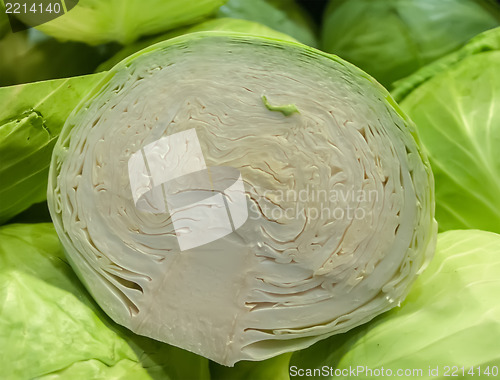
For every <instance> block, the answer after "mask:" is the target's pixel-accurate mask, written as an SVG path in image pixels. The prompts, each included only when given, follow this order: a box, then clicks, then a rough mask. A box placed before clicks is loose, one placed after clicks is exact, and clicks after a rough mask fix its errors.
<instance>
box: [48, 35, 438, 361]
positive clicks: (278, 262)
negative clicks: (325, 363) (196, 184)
mask: <svg viewBox="0 0 500 380" xmlns="http://www.w3.org/2000/svg"><path fill="white" fill-rule="evenodd" d="M193 130H194V131H195V133H196V136H197V139H198V140H199V147H200V149H201V151H202V153H203V157H204V160H205V162H206V165H207V166H208V167H220V166H223V167H230V168H232V169H237V171H238V172H239V173H240V174H241V178H242V181H243V182H244V189H245V196H246V202H247V206H246V207H247V210H246V211H247V213H248V219H247V220H246V222H245V223H244V224H243V225H242V226H241V227H240V228H238V229H236V230H235V231H234V232H232V233H231V234H228V235H226V236H225V237H223V238H220V239H218V240H215V241H212V242H211V243H208V244H205V245H202V246H199V247H196V248H192V249H188V250H181V248H180V245H179V241H178V239H177V238H178V236H179V234H182V233H183V231H176V230H175V229H174V225H173V222H172V219H173V217H172V214H170V213H169V212H168V211H165V212H151V211H149V212H148V211H145V210H144V209H142V208H139V207H136V204H135V202H134V195H133V189H132V188H131V179H130V177H129V161H130V159H131V157H132V156H134V155H137V154H141V153H140V152H144V147H146V146H149V144H152V143H154V142H155V141H157V140H158V141H159V140H161V139H164V138H166V137H169V136H174V135H177V134H179V133H183V132H186V133H188V132H189V131H191V132H192V131H193ZM180 148H182V149H184V148H185V149H186V150H187V149H190V148H189V147H188V146H187V145H186V146H185V145H182V144H181V146H180ZM138 152H139V153H138ZM179 165H181V166H182V165H183V163H182V162H181V163H179ZM177 169H178V167H177V166H175V165H174V166H172V167H166V168H165V173H166V175H168V173H169V172H170V171H176V170H177ZM290 194H294V195H290ZM301 194H302V195H303V194H307V195H306V196H302V195H301ZM325 194H326V195H325ZM48 202H49V208H50V210H51V215H52V218H53V220H54V224H55V227H56V230H57V232H58V234H59V237H60V239H61V241H62V243H63V246H64V248H65V250H66V254H67V256H68V258H69V260H70V262H71V264H72V266H73V268H74V269H75V271H76V272H77V274H78V275H79V276H80V278H81V279H82V281H83V282H84V284H85V285H86V287H87V288H88V289H89V291H90V292H91V294H92V295H93V297H94V298H95V299H96V300H97V302H98V303H99V305H100V306H101V307H102V308H103V309H104V310H105V311H106V312H107V313H108V315H109V316H110V317H111V318H113V319H114V320H115V321H116V322H118V323H120V324H122V325H124V326H126V327H128V328H129V329H131V330H132V331H134V332H136V333H138V334H141V335H146V336H149V337H152V338H155V339H157V340H161V341H164V342H167V343H170V344H173V345H176V346H179V347H182V348H185V349H187V350H190V351H193V352H195V353H198V354H201V355H203V356H205V357H208V358H210V359H212V360H214V361H216V362H218V363H222V364H225V365H232V364H234V363H235V362H237V361H239V360H261V359H265V358H268V357H272V356H275V355H277V354H279V353H282V352H287V351H292V350H297V349H299V348H303V347H306V346H309V345H311V344H312V343H314V342H316V341H318V340H319V339H322V338H324V337H327V336H329V335H332V334H336V333H340V332H344V331H347V330H349V329H351V328H353V327H355V326H358V325H360V324H362V323H364V322H367V321H368V320H370V319H372V318H373V317H375V316H376V315H378V314H380V313H382V312H384V311H386V310H388V309H390V308H392V307H393V306H395V305H397V304H398V303H399V302H400V301H401V300H402V299H403V298H404V296H405V295H406V294H407V292H408V289H409V286H410V284H411V283H412V282H413V280H414V279H415V277H416V275H417V273H419V271H421V270H422V268H424V267H425V265H426V263H427V262H428V260H429V259H430V257H431V255H432V252H433V249H434V242H435V233H436V224H435V222H434V219H433V215H434V203H433V202H434V199H433V179H432V174H431V171H430V168H429V165H428V163H427V161H426V158H425V157H424V155H423V154H422V152H421V150H420V148H419V145H418V141H416V137H415V134H414V129H413V126H412V125H411V123H410V122H409V120H408V119H407V118H406V117H405V116H404V114H403V113H402V112H401V111H400V110H399V108H398V107H397V105H396V104H395V103H394V102H393V100H392V98H391V97H390V96H389V94H388V93H387V92H386V91H385V90H384V89H383V88H382V87H381V86H380V85H379V84H378V83H377V82H375V81H374V80H373V79H372V78H371V77H369V76H368V75H367V74H365V73H364V72H362V71H360V70H359V69H357V68H355V67H354V66H352V65H350V64H348V63H346V62H344V61H342V60H341V59H339V58H337V57H334V56H330V55H327V54H324V53H321V52H319V51H317V50H314V49H312V48H308V47H306V46H304V45H300V44H296V43H293V42H285V41H280V40H274V39H270V38H258V37H251V36H248V35H238V34H231V33H219V32H211V33H210V32H206V33H195V34H191V35H188V36H182V37H178V38H175V39H172V40H169V41H166V42H163V43H160V44H157V45H154V46H152V47H150V48H147V49H145V50H143V51H141V52H139V53H137V54H135V55H133V56H131V57H129V58H127V59H126V60H124V61H122V62H121V63H120V64H118V65H117V66H116V67H114V68H113V69H112V70H110V72H109V73H108V74H106V76H105V77H104V78H103V79H102V80H101V81H100V83H99V84H98V85H96V87H95V88H94V89H93V90H92V91H91V92H90V94H89V95H88V96H87V97H86V99H84V100H83V101H82V102H81V103H80V105H79V106H78V107H77V108H76V109H75V110H74V111H73V113H72V115H71V116H70V117H69V119H68V120H67V122H66V124H65V126H64V129H63V131H62V134H61V136H60V138H59V141H58V143H57V145H56V147H55V149H54V154H53V157H52V164H51V169H50V175H49V192H48ZM325 209H326V210H327V211H328V210H329V212H326V211H324V210H325ZM290 210H291V211H290ZM339 210H340V211H339ZM349 210H352V211H351V217H348V216H347V214H348V211H349ZM323 211H324V213H322V212H323ZM341 212H344V214H341ZM340 216H342V217H340ZM193 218H194V219H196V218H202V217H201V216H198V215H197V214H195V215H194V216H193ZM195 221H197V220H195ZM209 230H210V228H209Z"/></svg>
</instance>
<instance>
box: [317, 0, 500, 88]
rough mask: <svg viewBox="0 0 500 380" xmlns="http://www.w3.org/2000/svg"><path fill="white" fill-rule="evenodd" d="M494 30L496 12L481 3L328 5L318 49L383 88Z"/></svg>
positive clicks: (362, 1) (400, 0)
mask: <svg viewBox="0 0 500 380" xmlns="http://www.w3.org/2000/svg"><path fill="white" fill-rule="evenodd" d="M499 25H500V7H499V6H498V5H495V4H491V3H488V2H486V1H483V0H439V1H435V0H387V1H373V0H359V1H348V0H331V1H330V4H329V6H328V8H327V10H326V11H325V16H324V23H323V29H322V48H323V50H325V51H328V52H330V53H334V54H337V55H339V56H340V57H342V58H344V59H346V60H348V61H349V62H351V63H353V64H355V65H357V66H358V67H360V68H362V69H363V70H366V71H367V72H368V73H369V74H371V75H373V76H374V77H375V78H376V79H377V80H378V81H380V83H382V84H383V85H384V86H386V87H389V86H391V84H392V83H393V82H394V81H396V80H398V79H401V78H403V77H406V76H408V75H410V74H412V73H413V72H414V71H416V70H417V69H419V68H420V67H422V66H424V65H426V64H428V63H430V62H432V61H434V60H436V59H438V58H440V57H442V56H444V55H446V54H448V53H450V52H452V51H454V50H456V49H458V48H459V47H461V46H462V45H463V44H464V43H466V42H467V41H468V40H469V39H471V38H472V37H474V36H475V35H477V34H479V33H481V32H483V31H485V30H487V29H491V28H494V27H497V26H499Z"/></svg>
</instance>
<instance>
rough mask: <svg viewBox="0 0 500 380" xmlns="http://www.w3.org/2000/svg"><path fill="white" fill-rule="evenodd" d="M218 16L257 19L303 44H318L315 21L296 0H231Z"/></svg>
mask: <svg viewBox="0 0 500 380" xmlns="http://www.w3.org/2000/svg"><path fill="white" fill-rule="evenodd" d="M217 16H218V17H231V18H236V19H245V20H249V21H255V22H258V23H260V24H262V25H266V26H267V27H269V28H271V29H274V30H276V31H278V32H281V33H284V34H287V35H289V36H291V37H293V38H295V39H296V40H297V41H299V42H302V43H303V44H306V45H309V46H314V47H316V46H317V45H318V43H317V39H316V33H315V27H314V23H313V22H312V20H311V19H310V18H309V17H308V15H307V13H306V12H305V11H304V10H303V9H302V8H301V7H300V6H299V5H298V4H297V3H296V2H295V0H229V1H228V2H227V3H226V4H225V5H223V6H222V7H220V9H219V10H218V12H217Z"/></svg>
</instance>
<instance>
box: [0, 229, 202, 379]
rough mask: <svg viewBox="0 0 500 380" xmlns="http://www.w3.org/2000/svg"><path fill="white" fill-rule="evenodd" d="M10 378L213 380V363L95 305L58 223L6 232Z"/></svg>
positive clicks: (0, 359) (2, 232)
mask: <svg viewBox="0 0 500 380" xmlns="http://www.w3.org/2000/svg"><path fill="white" fill-rule="evenodd" d="M0 304H1V305H2V307H1V308H0V343H1V345H2V347H4V348H7V347H8V349H4V350H3V351H2V355H1V356H0V377H1V378H2V379H28V378H30V379H31V378H37V379H47V380H48V379H51V380H56V379H103V380H108V379H131V380H132V379H134V380H135V379H139V380H142V379H153V378H154V379H167V380H168V379H172V380H173V379H188V378H189V379H208V378H209V374H208V362H207V360H206V359H203V358H200V357H197V356H195V355H193V354H190V353H187V352H185V351H182V350H179V349H177V348H174V347H171V346H168V345H166V344H162V343H159V342H156V341H152V340H149V339H146V338H143V337H138V336H134V335H133V334H130V333H128V332H125V331H124V330H123V329H120V328H119V327H118V326H116V325H114V323H113V322H111V321H110V320H109V319H108V318H107V317H106V316H105V315H104V314H103V313H102V311H101V310H100V309H99V308H98V307H97V306H96V305H95V303H94V302H93V301H92V299H91V298H90V296H89V294H88V293H87V292H86V291H85V289H84V288H83V286H82V285H81V283H80V282H79V281H78V279H77V277H76V276H75V275H74V273H73V271H72V270H71V268H70V266H69V264H67V262H66V259H65V258H64V254H63V251H62V249H61V246H60V243H59V240H58V238H57V235H56V233H55V231H54V228H53V225H52V224H24V225H23V224H15V225H6V226H3V227H0Z"/></svg>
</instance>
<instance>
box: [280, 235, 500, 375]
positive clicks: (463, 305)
mask: <svg viewBox="0 0 500 380" xmlns="http://www.w3.org/2000/svg"><path fill="white" fill-rule="evenodd" d="M499 294H500V235H498V234H495V233H492V232H486V231H479V230H455V231H448V232H444V233H441V234H439V235H438V244H437V249H436V254H435V257H434V259H433V261H432V262H431V264H430V265H429V267H428V268H427V269H426V271H425V272H424V273H423V274H422V275H421V276H420V277H419V278H418V279H417V281H415V283H414V285H413V287H412V289H411V291H410V293H409V295H408V297H407V298H406V300H405V301H404V302H403V303H402V304H401V307H397V308H395V309H393V310H391V311H389V312H387V313H386V314H383V315H381V316H379V317H377V318H376V319H374V320H373V321H372V322H370V323H368V324H366V325H364V326H361V327H359V328H356V329H354V330H352V331H350V332H348V333H346V334H342V335H338V336H335V337H332V338H329V339H327V340H324V341H322V342H319V343H317V344H316V345H314V346H312V347H310V348H309V349H306V350H302V351H298V352H296V353H294V354H293V356H292V358H291V360H290V363H289V364H290V366H291V370H292V371H296V370H297V369H299V368H301V369H306V368H309V369H315V368H316V369H321V368H322V367H323V366H327V368H330V367H332V368H333V369H334V370H335V369H338V370H342V369H347V372H344V376H338V377H335V379H337V378H338V379H348V378H351V377H349V375H347V376H346V374H349V373H350V372H349V369H350V368H354V369H357V368H358V366H360V367H361V368H363V371H364V372H360V373H359V375H358V376H359V377H361V378H363V379H378V378H380V377H381V376H380V375H379V376H376V375H375V374H374V375H371V376H370V373H369V372H366V370H365V368H366V367H368V368H369V369H372V370H375V369H381V368H382V367H383V368H384V369H385V371H387V370H392V371H393V372H392V373H393V376H396V374H397V370H398V369H403V370H405V369H409V370H410V371H411V370H419V369H421V370H422V372H421V375H420V374H419V372H414V373H413V375H411V374H412V372H410V375H409V376H406V377H404V378H419V379H448V378H449V376H450V375H451V373H452V371H453V370H450V371H448V376H446V374H445V371H446V368H445V366H448V367H450V368H452V367H453V366H457V367H458V369H459V370H458V371H457V372H456V373H457V375H458V376H459V377H460V378H476V377H478V376H479V374H478V367H480V368H481V371H482V372H481V376H486V375H485V371H487V370H488V369H487V368H489V371H490V373H491V371H492V370H493V368H492V367H493V366H497V369H498V366H499V363H500V345H499V344H498V342H499V341H500V305H499V303H498V295H499ZM488 366H489V367H488ZM292 367H293V368H292ZM462 367H464V371H465V376H463V372H462ZM471 367H475V368H474V370H473V371H475V375H474V376H471V372H469V371H470V368H471ZM429 368H431V369H432V370H435V369H436V368H439V371H438V372H437V373H436V372H435V371H434V372H433V373H431V374H429ZM328 370H329V369H328ZM292 371H291V372H292ZM384 373H385V376H387V372H384ZM408 374H409V373H407V375H408ZM435 374H436V376H434V375H435ZM412 376H413V377H412ZM295 378H300V377H295ZM323 378H325V379H329V378H333V377H330V376H324V377H323Z"/></svg>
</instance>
